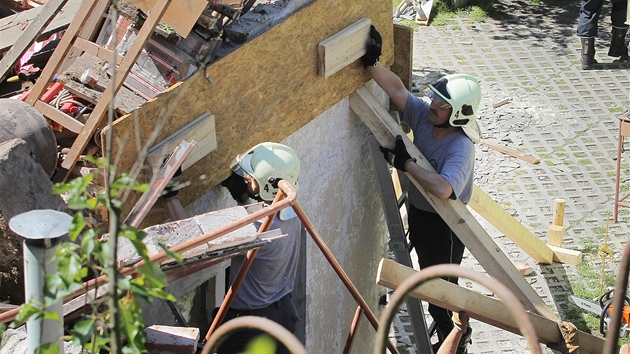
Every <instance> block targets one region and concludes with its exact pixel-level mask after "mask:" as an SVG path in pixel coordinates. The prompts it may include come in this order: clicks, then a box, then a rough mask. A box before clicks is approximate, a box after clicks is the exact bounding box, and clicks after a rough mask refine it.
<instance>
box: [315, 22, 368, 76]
mask: <svg viewBox="0 0 630 354" xmlns="http://www.w3.org/2000/svg"><path fill="white" fill-rule="evenodd" d="M371 24H372V21H370V19H368V18H362V19H360V20H358V21H357V22H355V23H353V24H351V25H350V26H348V27H346V28H344V29H343V30H341V31H339V32H338V33H336V34H335V35H334V36H331V37H329V38H327V39H325V40H323V41H321V42H320V43H319V45H318V46H317V53H318V54H319V75H320V76H323V77H325V78H326V77H329V76H331V75H332V74H334V73H336V72H337V71H339V70H341V69H343V68H344V67H346V66H347V65H348V64H350V63H352V62H353V61H355V60H357V59H359V58H361V57H362V56H363V54H365V44H366V43H367V42H368V40H369V39H370V25H371Z"/></svg>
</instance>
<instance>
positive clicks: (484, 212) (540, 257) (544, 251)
mask: <svg viewBox="0 0 630 354" xmlns="http://www.w3.org/2000/svg"><path fill="white" fill-rule="evenodd" d="M468 205H469V206H470V207H471V208H472V209H473V210H474V211H476V212H477V213H478V214H479V215H481V216H482V217H483V218H484V219H486V220H488V221H489V222H490V223H491V224H492V226H494V227H496V228H497V230H499V231H501V232H502V233H503V234H504V235H505V236H506V237H507V238H509V239H510V240H511V241H512V242H514V244H516V245H517V246H518V247H520V249H522V250H523V251H525V253H527V254H528V255H529V256H530V257H532V258H533V259H534V260H535V261H536V262H538V263H542V264H551V263H553V251H552V250H551V249H550V248H549V247H547V245H546V244H545V243H544V242H543V241H541V240H540V239H539V238H538V237H536V235H534V234H533V233H532V232H531V231H529V230H528V229H527V228H525V226H523V224H521V223H520V222H519V221H518V220H516V219H515V218H514V217H513V216H512V215H510V213H508V212H507V211H505V209H503V208H502V207H501V206H500V205H499V204H497V203H496V202H495V201H494V200H492V198H490V196H489V195H488V194H486V192H484V191H483V190H482V189H481V188H479V187H477V186H476V185H473V194H472V197H471V198H470V201H469V202H468Z"/></svg>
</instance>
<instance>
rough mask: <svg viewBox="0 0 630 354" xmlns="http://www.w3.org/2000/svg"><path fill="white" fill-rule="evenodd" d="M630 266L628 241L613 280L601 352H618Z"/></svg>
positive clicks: (609, 353) (629, 245) (610, 353)
mask: <svg viewBox="0 0 630 354" xmlns="http://www.w3.org/2000/svg"><path fill="white" fill-rule="evenodd" d="M629 268H630V243H628V244H627V245H626V248H624V250H623V255H622V258H621V264H620V265H619V272H618V273H617V280H615V291H614V292H613V304H612V308H613V313H612V314H611V315H610V325H609V326H608V332H606V341H605V342H604V351H603V354H614V353H618V351H619V349H618V342H619V328H620V327H621V313H622V312H623V307H624V304H623V303H624V301H625V299H626V289H627V287H628V272H629Z"/></svg>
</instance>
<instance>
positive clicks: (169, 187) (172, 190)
mask: <svg viewBox="0 0 630 354" xmlns="http://www.w3.org/2000/svg"><path fill="white" fill-rule="evenodd" d="M164 162H166V159H164ZM180 179H182V168H181V166H180V167H179V168H178V169H177V171H175V174H174V175H173V177H171V180H170V181H168V184H166V187H164V190H163V191H162V198H164V200H165V201H166V200H168V199H171V198H174V197H175V196H176V195H177V193H179V191H178V188H177V187H178V186H179V180H180Z"/></svg>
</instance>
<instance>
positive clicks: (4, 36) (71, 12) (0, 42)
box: [0, 0, 82, 54]
mask: <svg viewBox="0 0 630 354" xmlns="http://www.w3.org/2000/svg"><path fill="white" fill-rule="evenodd" d="M81 3H82V0H68V1H67V2H66V4H65V5H64V6H63V8H62V9H61V11H59V12H58V13H57V14H56V15H55V16H54V17H53V19H52V21H50V23H49V24H48V25H45V26H44V28H43V29H42V30H41V31H40V33H39V38H37V37H36V38H35V40H36V41H37V40H41V38H45V37H48V36H50V35H51V34H53V33H55V32H59V31H61V30H63V29H65V28H67V27H68V25H70V23H71V22H72V19H74V17H75V15H76V13H77V11H78V10H79V8H80V7H81ZM43 10H44V6H38V7H35V8H32V9H30V10H26V11H21V12H18V13H16V14H14V15H11V16H7V17H4V18H1V19H0V54H2V53H4V52H6V51H7V50H9V49H10V48H11V47H12V46H14V45H15V44H16V43H17V41H18V40H19V39H20V38H21V37H22V34H23V33H24V32H25V31H26V30H27V29H28V26H29V23H31V22H33V21H35V20H37V19H38V18H39V17H40V15H41V14H42V11H43Z"/></svg>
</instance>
